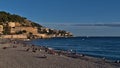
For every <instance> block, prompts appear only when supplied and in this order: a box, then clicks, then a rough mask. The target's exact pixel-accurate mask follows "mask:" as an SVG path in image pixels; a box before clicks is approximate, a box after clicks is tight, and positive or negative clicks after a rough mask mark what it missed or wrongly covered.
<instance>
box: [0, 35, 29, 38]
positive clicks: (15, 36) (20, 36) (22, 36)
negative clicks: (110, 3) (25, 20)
mask: <svg viewBox="0 0 120 68" xmlns="http://www.w3.org/2000/svg"><path fill="white" fill-rule="evenodd" d="M1 38H13V39H27V35H1Z"/></svg>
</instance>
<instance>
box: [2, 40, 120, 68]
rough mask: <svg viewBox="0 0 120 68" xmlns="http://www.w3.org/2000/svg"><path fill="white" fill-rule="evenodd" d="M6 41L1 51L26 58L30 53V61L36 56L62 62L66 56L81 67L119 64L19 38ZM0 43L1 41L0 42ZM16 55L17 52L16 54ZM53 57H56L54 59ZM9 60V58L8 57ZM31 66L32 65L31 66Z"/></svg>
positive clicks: (114, 66)
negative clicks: (19, 54) (37, 44)
mask: <svg viewBox="0 0 120 68" xmlns="http://www.w3.org/2000/svg"><path fill="white" fill-rule="evenodd" d="M2 41H3V40H2ZM6 41H7V43H6ZM6 41H5V43H2V45H3V44H4V45H3V47H1V46H0V50H1V51H3V52H4V51H5V52H7V50H8V51H11V52H13V51H15V52H17V53H21V54H23V56H26V58H27V57H28V58H29V56H27V55H29V54H30V55H32V57H31V58H32V59H29V60H31V61H34V59H35V57H36V58H37V60H38V59H44V58H45V59H48V62H51V63H52V61H50V59H53V61H55V60H59V61H60V62H62V63H63V61H65V58H66V59H69V61H70V62H75V63H76V66H80V65H81V64H83V67H81V68H86V67H84V66H85V64H87V65H88V66H91V67H92V65H94V66H93V67H92V68H99V66H101V67H102V65H103V67H104V66H105V67H104V68H107V67H110V68H119V66H120V63H113V62H109V61H106V59H99V58H95V57H91V56H87V55H83V54H76V53H70V52H66V51H59V50H53V49H52V48H47V47H43V46H36V45H33V44H31V45H30V44H26V43H25V42H24V41H20V40H6ZM3 42H4V41H3ZM8 44H10V45H12V46H9V45H8ZM0 45H1V42H0ZM5 45H7V46H8V47H6V46H5ZM4 47H6V49H4ZM11 52H10V53H11ZM24 53H25V54H26V55H25V54H24ZM1 54H2V52H1ZM39 54H40V55H39ZM16 55H18V54H16ZM16 55H14V56H16ZM33 56H35V57H33ZM10 57H11V56H10ZM17 57H18V58H21V57H22V56H21V57H19V56H17ZM58 57H59V58H58ZM11 58H12V57H11ZM54 58H56V59H54ZM9 60H11V59H9ZM18 60H19V59H18ZM71 60H72V61H71ZM21 61H24V59H23V60H21ZM40 61H41V60H39V61H37V62H40ZM44 61H45V60H44ZM78 61H79V62H78ZM25 62H26V61H25ZM55 62H57V63H58V65H59V64H61V63H60V62H58V61H55ZM88 62H89V64H88ZM17 63H18V62H17ZM29 63H30V62H29ZM79 63H80V65H79ZM18 64H19V63H18ZM36 64H38V63H36ZM64 64H65V65H66V66H63V67H62V68H67V67H69V66H68V65H67V61H65V63H63V65H64ZM44 65H45V64H44ZM72 65H73V66H74V63H71V66H72ZM97 65H99V66H98V67H96V66H97ZM28 66H29V64H28ZM30 66H31V65H30ZM33 66H34V65H33ZM38 66H39V65H38ZM48 66H49V65H48ZM53 66H54V65H53ZM55 66H56V65H55ZM2 68H4V67H2ZM23 68H24V67H23ZM26 68H27V67H26ZM31 68H33V67H31ZM37 68H39V67H37ZM43 68H45V67H43ZM46 68H47V67H46ZM53 68H55V67H53ZM70 68H73V67H70ZM74 68H79V67H74Z"/></svg>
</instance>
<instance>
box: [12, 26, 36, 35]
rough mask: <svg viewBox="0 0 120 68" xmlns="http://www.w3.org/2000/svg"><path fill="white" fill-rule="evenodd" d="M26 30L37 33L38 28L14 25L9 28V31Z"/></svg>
mask: <svg viewBox="0 0 120 68" xmlns="http://www.w3.org/2000/svg"><path fill="white" fill-rule="evenodd" d="M23 30H26V31H27V32H31V33H33V34H37V33H38V29H37V28H36V27H14V28H11V29H10V33H16V32H17V31H23Z"/></svg>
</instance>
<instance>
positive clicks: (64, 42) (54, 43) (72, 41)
mask: <svg viewBox="0 0 120 68" xmlns="http://www.w3.org/2000/svg"><path fill="white" fill-rule="evenodd" d="M31 43H32V44H35V45H38V46H39V45H40V46H47V47H52V48H54V49H57V50H71V49H72V50H73V51H74V50H76V51H77V53H83V54H86V55H90V56H94V57H99V58H102V57H106V58H107V59H110V60H120V37H88V38H87V37H74V38H52V39H36V40H32V41H31Z"/></svg>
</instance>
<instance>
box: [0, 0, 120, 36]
mask: <svg viewBox="0 0 120 68" xmlns="http://www.w3.org/2000/svg"><path fill="white" fill-rule="evenodd" d="M119 8H120V0H0V11H6V12H9V13H11V14H18V15H21V16H23V17H26V18H27V19H29V20H31V21H34V22H37V23H39V24H42V25H44V26H46V27H50V28H57V29H64V30H68V31H71V32H73V34H75V35H76V36H81V35H82V36H85V35H91V36H98V35H102V36H106V35H108V36H109V35H110V36H116V35H117V36H118V35H120V33H119V30H118V31H116V28H117V29H119V28H118V27H112V28H113V29H112V28H110V27H109V28H108V27H107V29H106V28H104V29H103V28H102V27H103V26H97V27H96V26H95V27H94V28H93V26H92V27H91V26H89V27H88V26H87V27H85V26H82V27H81V26H71V25H69V24H120V9H119ZM61 24H67V26H61ZM54 25H55V26H56V27H55V26H54ZM61 27H62V28H61ZM75 28H76V29H77V30H76V29H75ZM83 28H84V29H83ZM90 28H91V30H90ZM98 28H99V29H98ZM100 28H101V29H100ZM99 30H101V31H100V32H99ZM95 31H97V32H95ZM102 31H103V32H102ZM104 31H105V32H107V33H105V32H104ZM112 31H114V34H110V33H111V32H112ZM115 31H116V32H115ZM91 33H92V34H91Z"/></svg>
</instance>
